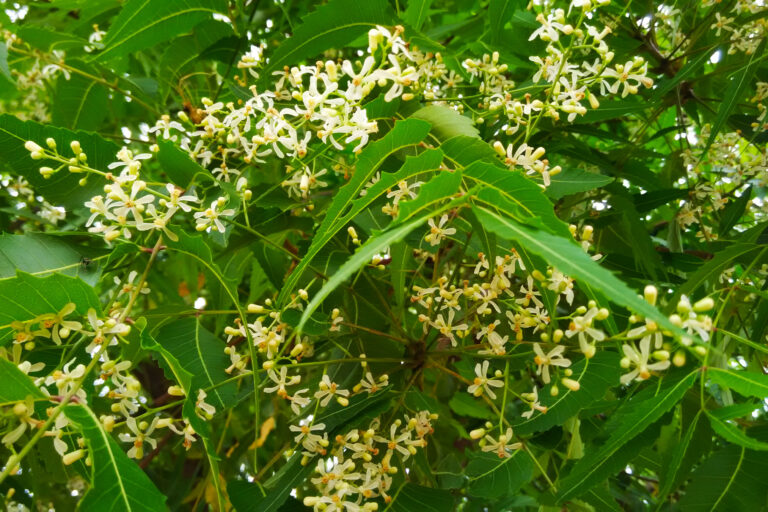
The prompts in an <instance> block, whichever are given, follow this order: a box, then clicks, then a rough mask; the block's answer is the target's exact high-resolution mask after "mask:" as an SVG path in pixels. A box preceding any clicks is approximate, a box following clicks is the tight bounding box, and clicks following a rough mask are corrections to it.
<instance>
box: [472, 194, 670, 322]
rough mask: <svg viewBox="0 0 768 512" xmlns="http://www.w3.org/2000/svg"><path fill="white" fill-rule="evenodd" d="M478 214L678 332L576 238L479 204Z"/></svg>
mask: <svg viewBox="0 0 768 512" xmlns="http://www.w3.org/2000/svg"><path fill="white" fill-rule="evenodd" d="M475 213H476V214H477V216H478V218H479V219H480V220H481V222H483V224H484V225H485V226H486V228H487V229H489V230H490V231H493V232H495V233H496V234H498V235H500V236H502V237H505V238H508V239H512V240H516V241H517V242H519V243H520V244H521V245H523V246H524V247H525V248H526V249H528V250H530V251H531V252H532V253H534V254H537V255H539V256H541V257H542V258H544V259H545V260H546V261H547V262H548V263H549V264H551V265H553V266H555V267H556V268H557V269H558V270H560V271H561V272H564V273H565V274H567V275H569V276H571V277H573V278H575V279H578V280H581V281H583V282H585V283H588V284H589V285H590V286H591V287H593V288H595V289H597V290H600V291H602V292H603V293H605V294H606V296H607V297H609V298H610V299H611V300H612V301H613V302H614V303H616V304H620V305H622V306H626V307H629V308H631V309H633V310H635V311H637V312H638V313H641V314H642V315H644V316H646V317H648V318H653V319H654V320H655V321H656V322H658V323H659V325H662V326H664V327H666V328H667V329H669V330H671V331H673V332H678V329H677V328H676V327H675V326H674V325H673V324H672V323H671V322H670V321H669V319H668V318H667V317H666V316H665V315H664V314H662V313H661V312H660V311H659V310H658V309H656V308H655V307H653V306H651V305H650V304H648V303H647V302H646V301H644V300H643V299H641V298H640V297H638V295H637V293H636V292H635V291H633V290H632V289H630V288H629V287H628V286H627V285H626V284H624V282H623V281H621V280H620V279H618V278H617V277H616V276H614V275H613V274H611V273H610V272H609V271H607V270H606V269H604V268H602V267H601V266H600V265H599V264H598V263H597V262H595V261H594V260H592V258H590V257H589V255H588V254H587V253H586V252H584V250H583V249H582V248H581V247H580V246H578V245H576V243H575V242H573V241H572V240H568V239H564V238H561V237H558V236H555V235H552V234H550V233H546V232H543V231H534V230H532V229H530V228H528V227H525V226H523V225H521V224H518V223H517V222H515V221H514V220H511V219H504V218H502V217H499V216H498V215H496V214H495V213H491V212H490V211H488V210H486V209H484V208H477V207H476V208H475Z"/></svg>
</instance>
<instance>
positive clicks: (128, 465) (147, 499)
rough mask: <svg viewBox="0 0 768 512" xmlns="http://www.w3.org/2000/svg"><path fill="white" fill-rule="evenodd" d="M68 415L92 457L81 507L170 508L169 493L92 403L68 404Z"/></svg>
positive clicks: (132, 510) (150, 511)
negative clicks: (124, 445) (160, 488)
mask: <svg viewBox="0 0 768 512" xmlns="http://www.w3.org/2000/svg"><path fill="white" fill-rule="evenodd" d="M64 414H66V416H67V418H69V420H70V421H71V422H72V423H74V424H75V425H76V426H77V428H78V429H79V430H80V432H81V433H82V435H83V438H85V443H86V445H87V447H88V455H89V457H90V459H91V468H92V473H91V487H90V488H89V489H88V491H87V492H86V493H85V496H83V498H82V499H81V500H80V503H79V505H78V506H79V509H80V510H83V511H86V512H90V511H96V510H113V511H126V512H140V511H147V512H154V511H163V510H166V506H165V499H166V498H165V496H164V495H163V494H162V493H161V492H160V491H158V490H157V487H155V484H153V483H152V481H151V480H150V479H149V477H148V476H147V475H146V474H145V473H144V471H142V469H141V468H139V466H138V465H137V464H136V463H135V462H134V461H132V460H131V459H129V458H128V457H127V456H126V455H125V453H124V452H123V449H122V448H121V447H120V446H119V445H118V444H117V442H115V440H114V439H112V437H111V435H110V434H108V433H107V432H106V431H105V430H104V427H103V426H102V424H101V422H100V421H99V419H98V418H97V417H96V415H95V414H94V413H93V411H91V409H90V408H89V407H88V406H86V405H67V406H66V407H65V408H64Z"/></svg>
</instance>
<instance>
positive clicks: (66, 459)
mask: <svg viewBox="0 0 768 512" xmlns="http://www.w3.org/2000/svg"><path fill="white" fill-rule="evenodd" d="M83 457H85V450H82V449H81V450H75V451H73V452H69V453H65V454H64V456H63V457H62V458H61V461H62V462H63V463H64V465H65V466H69V465H70V464H72V463H73V462H77V461H78V460H80V459H82V458H83Z"/></svg>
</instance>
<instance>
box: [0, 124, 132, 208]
mask: <svg viewBox="0 0 768 512" xmlns="http://www.w3.org/2000/svg"><path fill="white" fill-rule="evenodd" d="M48 137H51V138H53V139H54V140H55V141H56V145H57V147H58V151H59V154H60V155H62V156H65V157H67V158H69V157H71V156H72V152H71V151H70V149H69V143H70V142H72V141H73V140H78V141H80V145H81V146H82V148H83V151H84V152H85V153H86V154H87V155H88V165H90V166H92V167H94V168H96V169H106V168H107V166H108V165H109V164H110V163H112V162H114V161H115V154H116V153H117V151H118V150H119V149H120V148H119V147H118V146H117V145H116V144H115V143H113V142H109V141H107V140H105V139H102V138H101V137H99V136H98V135H96V134H95V133H89V132H83V131H77V132H73V131H70V130H66V129H64V128H57V127H55V126H50V125H44V124H41V123H36V122H34V121H21V120H20V119H18V118H16V117H14V116H11V115H8V114H3V115H0V154H2V155H3V158H2V161H3V166H4V167H6V168H7V169H8V170H9V171H10V173H11V174H12V175H16V176H23V177H24V178H26V179H27V181H29V183H30V184H31V185H32V187H33V188H34V190H35V193H36V194H39V195H41V196H43V197H44V198H45V199H47V200H48V201H49V202H51V203H52V204H54V205H62V206H66V207H67V210H78V209H84V207H83V203H85V202H86V201H88V200H90V199H91V197H93V196H94V195H97V194H102V193H103V192H104V190H103V187H104V184H105V183H106V181H105V180H103V179H102V178H99V177H96V176H90V177H89V178H88V184H87V185H86V186H80V184H79V181H80V180H81V179H82V178H83V174H73V173H70V172H68V171H67V170H66V169H62V170H61V171H59V172H57V173H56V174H55V175H53V177H51V178H50V179H45V178H43V177H42V176H41V175H40V167H42V166H48V167H52V168H54V169H55V168H57V167H58V166H59V163H58V162H54V161H52V160H48V159H42V160H32V158H30V156H29V151H27V150H26V149H25V148H24V143H25V142H27V141H28V140H31V141H34V142H36V143H37V144H39V145H40V146H41V147H46V144H45V140H46V139H47V138H48Z"/></svg>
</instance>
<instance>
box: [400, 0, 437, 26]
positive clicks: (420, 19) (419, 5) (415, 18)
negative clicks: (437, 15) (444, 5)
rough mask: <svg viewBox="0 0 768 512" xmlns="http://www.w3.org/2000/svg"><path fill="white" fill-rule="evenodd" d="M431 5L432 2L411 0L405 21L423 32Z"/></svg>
mask: <svg viewBox="0 0 768 512" xmlns="http://www.w3.org/2000/svg"><path fill="white" fill-rule="evenodd" d="M431 5H432V0H410V1H409V2H408V7H406V8H405V12H404V13H403V20H404V21H405V22H407V23H408V24H409V25H410V26H412V27H413V28H415V29H416V30H421V26H422V25H423V24H424V20H426V19H427V15H428V14H429V8H430V6H431Z"/></svg>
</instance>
